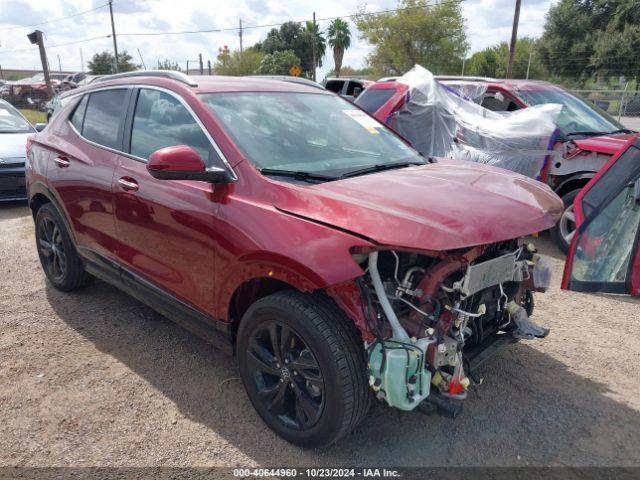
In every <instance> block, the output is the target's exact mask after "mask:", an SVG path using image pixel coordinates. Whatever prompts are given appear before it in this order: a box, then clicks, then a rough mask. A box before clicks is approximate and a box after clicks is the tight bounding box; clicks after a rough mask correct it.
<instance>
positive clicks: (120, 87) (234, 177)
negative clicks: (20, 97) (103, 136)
mask: <svg viewBox="0 0 640 480" xmlns="http://www.w3.org/2000/svg"><path fill="white" fill-rule="evenodd" d="M133 88H138V89H143V88H146V89H149V90H158V91H160V92H164V93H166V94H167V95H170V96H172V97H173V98H175V99H176V100H178V101H179V102H180V103H181V104H182V106H184V107H185V108H186V109H187V112H188V113H189V115H191V117H192V118H193V119H194V120H195V121H196V123H197V124H198V126H199V127H200V130H202V132H203V133H204V134H205V136H206V137H207V140H209V143H211V146H212V147H213V149H214V150H215V151H216V153H217V154H218V156H219V157H220V159H221V160H222V163H223V164H224V166H225V167H226V169H227V170H228V171H229V173H231V179H232V180H233V181H234V182H235V181H237V180H238V176H237V175H236V172H235V171H234V170H233V168H232V167H231V164H230V163H229V161H228V160H227V157H225V156H224V154H223V153H222V150H220V147H219V146H218V144H217V143H216V142H215V140H214V139H213V137H211V135H210V134H209V132H208V131H207V129H206V128H205V126H204V124H203V123H202V121H201V120H200V118H199V117H198V115H196V113H195V112H194V111H193V109H192V108H191V106H189V104H188V103H187V102H185V100H184V99H183V98H182V97H181V96H180V95H178V94H176V93H175V92H172V91H171V90H169V89H166V88H164V87H158V86H156V85H144V84H134V85H111V86H108V87H102V88H95V89H94V88H92V89H91V90H89V91H86V92H81V93H80V92H78V93H77V94H74V95H69V96H68V97H66V98H73V97H76V96H84V95H91V94H92V93H94V92H101V91H105V90H131V89H133ZM136 101H137V99H136ZM74 110H75V109H74ZM72 114H73V112H70V113H69V115H67V118H66V121H67V124H68V125H69V127H71V130H73V132H74V133H75V134H76V135H78V136H79V137H80V138H81V139H82V140H84V141H85V142H87V143H88V144H90V145H93V146H94V147H97V148H101V149H103V150H107V151H109V152H112V153H116V154H118V155H123V156H125V157H127V158H131V159H132V160H137V161H138V162H142V163H147V159H146V158H142V157H138V156H136V155H131V154H130V153H127V152H123V151H120V150H116V149H115V148H110V147H106V146H104V145H100V144H99V143H96V142H94V141H91V140H89V139H88V138H86V137H84V136H83V135H82V134H81V133H80V132H78V130H77V129H76V127H75V126H74V125H73V124H72V123H71V115H72ZM133 115H134V118H135V109H134V111H133ZM131 128H132V129H133V122H132V124H131Z"/></svg>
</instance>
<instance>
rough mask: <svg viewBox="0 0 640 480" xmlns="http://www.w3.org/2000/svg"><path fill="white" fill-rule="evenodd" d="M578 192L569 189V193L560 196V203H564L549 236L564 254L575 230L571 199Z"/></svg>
mask: <svg viewBox="0 0 640 480" xmlns="http://www.w3.org/2000/svg"><path fill="white" fill-rule="evenodd" d="M579 192H580V189H577V190H571V191H570V192H569V193H565V194H564V195H563V196H562V203H564V209H563V210H562V216H561V217H560V220H558V224H557V225H556V226H555V227H553V229H552V230H551V237H552V238H553V241H554V242H555V244H556V245H557V246H558V248H560V250H562V252H563V253H565V254H566V253H567V252H568V251H569V247H570V246H571V239H572V238H573V235H575V231H576V223H575V216H574V215H575V214H574V212H573V201H574V200H575V198H576V196H577V195H578V193H579Z"/></svg>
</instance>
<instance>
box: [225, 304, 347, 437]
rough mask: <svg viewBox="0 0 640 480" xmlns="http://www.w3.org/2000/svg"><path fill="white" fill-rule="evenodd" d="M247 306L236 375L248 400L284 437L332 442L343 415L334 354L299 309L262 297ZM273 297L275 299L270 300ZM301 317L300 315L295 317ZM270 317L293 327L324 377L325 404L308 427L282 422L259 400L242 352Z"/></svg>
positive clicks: (244, 354) (244, 352) (340, 389)
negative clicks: (300, 428) (300, 429)
mask: <svg viewBox="0 0 640 480" xmlns="http://www.w3.org/2000/svg"><path fill="white" fill-rule="evenodd" d="M263 300H266V301H261V302H258V303H256V304H254V305H253V306H252V307H250V308H249V310H248V311H247V313H246V314H245V316H244V318H243V320H242V323H241V326H240V330H239V332H238V343H237V346H238V365H239V369H240V376H241V378H242V382H243V384H244V386H245V389H246V391H247V394H248V396H249V399H250V400H251V403H252V404H253V406H254V408H255V409H256V411H257V412H258V414H259V415H260V417H261V418H262V419H263V420H264V422H265V423H266V424H267V425H268V426H269V427H270V428H271V429H272V430H274V431H275V432H276V433H277V434H278V435H280V436H281V437H283V438H284V439H285V440H287V441H290V442H292V443H295V444H297V445H300V446H305V447H321V446H325V445H327V444H329V443H332V441H333V439H334V438H335V437H336V436H337V434H338V433H339V430H340V428H341V426H342V424H343V418H344V416H345V415H346V414H347V413H346V411H345V406H344V404H343V398H344V396H343V394H342V393H343V392H342V385H340V382H339V381H338V378H339V371H338V367H337V365H336V361H335V356H334V354H333V353H332V352H331V348H330V347H329V345H328V344H327V342H326V341H325V339H324V337H323V336H322V334H321V333H320V332H319V331H318V330H317V329H316V328H314V327H315V325H313V323H312V322H310V321H305V320H308V319H305V318H304V317H303V316H301V315H299V312H297V311H292V309H290V308H287V306H288V305H287V304H286V303H282V304H278V303H279V302H277V301H269V300H271V299H267V298H265V299H263ZM274 300H275V299H274ZM298 317H302V318H298ZM271 320H275V321H278V322H280V323H283V324H285V325H287V326H288V327H290V328H291V329H293V330H294V331H295V333H296V334H298V335H299V336H300V337H301V338H302V340H303V341H304V342H305V343H306V344H307V347H308V348H309V349H310V350H311V352H312V353H313V355H314V356H315V358H316V360H317V361H318V365H319V366H320V369H321V372H322V377H323V380H324V395H325V404H324V408H323V411H322V414H321V417H320V419H319V420H318V422H317V423H316V424H315V425H314V426H313V427H311V428H310V429H308V430H304V431H297V430H294V429H291V428H288V427H286V426H285V425H283V424H282V423H281V422H280V421H279V420H278V419H277V418H275V417H274V416H273V415H272V414H271V413H270V412H269V411H268V410H267V409H266V407H265V406H264V404H263V403H262V402H261V401H260V400H259V398H258V394H257V390H256V387H255V382H254V381H253V379H252V377H251V373H250V372H249V370H248V366H247V361H246V352H247V346H248V341H249V338H250V336H251V334H252V333H253V332H254V331H255V330H256V329H257V328H258V327H259V326H260V325H261V324H263V323H264V322H268V321H271Z"/></svg>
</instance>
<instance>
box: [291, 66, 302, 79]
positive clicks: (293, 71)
mask: <svg viewBox="0 0 640 480" xmlns="http://www.w3.org/2000/svg"><path fill="white" fill-rule="evenodd" d="M301 73H302V69H301V68H300V65H294V66H293V67H291V68H290V69H289V75H292V76H294V77H299V76H300V74H301Z"/></svg>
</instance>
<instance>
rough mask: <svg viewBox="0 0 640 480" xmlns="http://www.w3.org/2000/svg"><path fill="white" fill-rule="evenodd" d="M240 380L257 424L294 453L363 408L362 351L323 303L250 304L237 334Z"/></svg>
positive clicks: (288, 294)
mask: <svg viewBox="0 0 640 480" xmlns="http://www.w3.org/2000/svg"><path fill="white" fill-rule="evenodd" d="M238 364H239V369H240V376H241V378H242V381H243V383H244V386H245V389H246V390H247V394H248V396H249V399H250V400H251V403H252V404H253V406H254V407H255V409H256V410H257V412H258V414H259V415H260V416H261V417H262V419H263V420H264V422H265V423H266V424H267V425H268V426H269V427H270V428H271V429H272V430H274V431H275V432H276V433H277V434H278V435H280V436H281V437H282V438H284V439H285V440H287V441H289V442H291V443H294V444H296V445H299V446H302V447H326V446H328V445H330V444H332V443H334V442H336V441H337V440H339V439H340V438H341V437H343V436H344V435H346V434H347V433H349V432H350V431H351V430H352V429H353V428H355V427H356V426H357V425H358V424H359V423H360V422H361V421H362V420H363V419H364V417H365V416H366V414H367V412H368V410H369V406H370V403H371V392H370V390H369V387H368V384H367V375H366V362H365V352H364V346H363V343H362V341H361V339H360V338H359V335H358V332H357V330H356V328H355V326H354V325H353V323H351V322H350V321H349V320H348V319H347V318H346V317H345V315H344V313H343V312H342V311H341V310H340V309H339V308H338V307H337V306H336V305H335V303H333V302H332V301H331V300H330V299H329V298H327V297H324V296H323V295H320V294H303V293H301V292H298V291H294V290H288V291H282V292H278V293H275V294H272V295H269V296H267V297H264V298H262V299H260V300H258V301H257V302H256V303H254V304H253V305H252V306H251V307H250V308H249V309H248V310H247V312H246V314H245V315H244V317H243V318H242V321H241V324H240V329H239V331H238Z"/></svg>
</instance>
